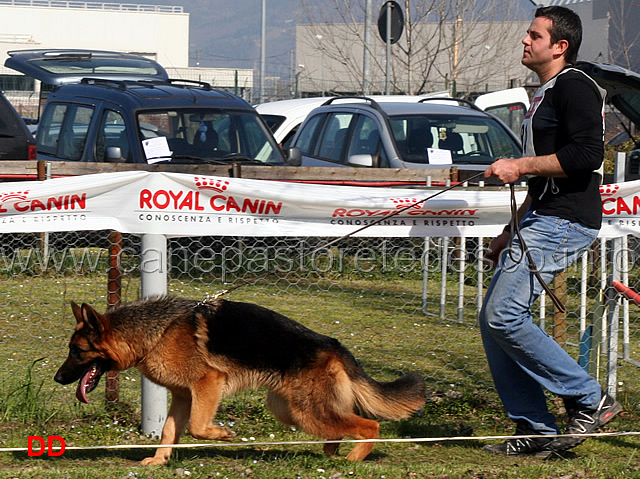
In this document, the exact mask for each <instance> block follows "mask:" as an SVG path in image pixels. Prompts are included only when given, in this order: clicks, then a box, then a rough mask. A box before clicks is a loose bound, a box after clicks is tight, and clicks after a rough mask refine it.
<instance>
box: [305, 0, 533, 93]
mask: <svg viewBox="0 0 640 479" xmlns="http://www.w3.org/2000/svg"><path fill="white" fill-rule="evenodd" d="M365 3H366V0H356V1H348V0H302V7H303V16H304V18H303V19H302V21H303V22H305V24H304V25H300V26H299V28H298V30H297V35H298V38H297V49H296V50H297V52H298V54H299V55H302V56H301V57H299V58H298V60H299V61H298V62H297V63H304V64H307V63H310V64H311V65H313V68H308V69H307V71H306V76H307V78H308V79H309V80H311V83H313V82H314V81H315V82H316V83H322V84H323V88H322V90H325V91H327V90H336V91H350V90H354V91H355V90H357V88H356V86H357V85H361V83H362V81H361V80H362V57H363V52H364V49H365V48H367V49H368V50H369V52H370V58H371V76H372V84H373V85H375V86H374V90H378V91H382V88H381V85H382V83H383V79H384V72H385V61H386V56H385V54H384V48H385V46H384V43H383V42H382V40H381V38H380V37H379V36H378V34H377V29H376V28H375V27H374V29H373V30H374V33H373V34H372V35H371V39H372V41H371V42H370V44H369V45H366V44H365V41H364V12H365ZM374 3H375V2H374ZM400 3H401V5H402V7H403V12H404V16H405V28H404V33H403V35H402V38H401V39H400V40H399V41H398V43H397V44H395V45H393V48H392V60H391V72H392V73H391V83H392V91H393V92H396V93H407V94H420V93H425V92H429V91H435V90H439V89H442V88H446V89H449V90H450V91H452V92H453V91H455V90H457V91H461V90H463V91H465V92H473V91H484V90H486V89H487V88H488V87H489V88H490V89H499V88H505V87H506V86H507V85H508V84H509V80H511V79H514V78H516V79H520V80H521V79H523V78H524V77H525V73H524V68H523V67H521V66H520V56H521V52H522V50H521V48H519V46H520V43H519V42H520V40H521V38H522V37H523V36H524V34H525V31H526V27H527V26H528V25H529V21H526V22H514V21H510V20H508V19H511V18H514V17H515V15H516V11H515V8H516V7H515V6H514V2H511V1H508V0H485V1H469V0H400ZM377 14H378V12H377V11H375V12H374V18H377ZM305 52H307V53H306V54H305ZM318 54H319V55H320V66H318V57H317V55H318ZM321 73H323V74H324V79H323V78H321V77H322V75H321ZM328 80H329V83H327V81H328Z"/></svg>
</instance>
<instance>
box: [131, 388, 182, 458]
mask: <svg viewBox="0 0 640 479" xmlns="http://www.w3.org/2000/svg"><path fill="white" fill-rule="evenodd" d="M190 411H191V397H190V396H189V395H188V394H180V393H177V392H175V391H172V392H171V407H170V408H169V414H168V416H167V420H166V421H165V423H164V426H163V428H162V437H161V439H160V444H161V445H162V444H178V441H180V436H182V433H183V431H184V428H185V426H186V425H187V422H188V421H189V414H190ZM171 450H172V448H170V447H159V448H158V449H156V453H155V455H154V456H153V457H147V458H145V459H143V460H142V461H141V462H140V465H142V466H162V465H164V464H166V463H167V462H169V457H171Z"/></svg>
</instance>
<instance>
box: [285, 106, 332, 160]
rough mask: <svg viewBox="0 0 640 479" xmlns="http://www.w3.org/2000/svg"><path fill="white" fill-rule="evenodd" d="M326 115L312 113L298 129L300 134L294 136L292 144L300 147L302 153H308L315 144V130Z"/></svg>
mask: <svg viewBox="0 0 640 479" xmlns="http://www.w3.org/2000/svg"><path fill="white" fill-rule="evenodd" d="M325 117H326V115H322V114H320V115H314V116H312V117H311V118H309V119H308V120H307V122H306V123H305V124H304V128H303V129H302V130H300V134H299V135H298V136H297V137H296V138H295V144H294V145H293V146H295V147H297V148H300V151H301V152H302V154H304V155H310V154H311V152H312V150H313V146H314V145H315V143H316V142H315V139H316V131H317V130H318V128H319V127H320V125H321V124H322V121H323V120H324V118H325Z"/></svg>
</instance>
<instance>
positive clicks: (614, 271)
mask: <svg viewBox="0 0 640 479" xmlns="http://www.w3.org/2000/svg"><path fill="white" fill-rule="evenodd" d="M625 164H626V155H625V154H624V153H618V154H617V155H616V168H615V175H614V176H615V181H616V183H622V182H624V172H625ZM611 243H612V245H613V247H612V257H611V274H610V278H609V283H608V285H607V286H609V287H610V286H611V283H612V282H613V281H620V279H621V274H622V271H623V264H624V262H623V260H622V255H623V254H627V251H624V250H623V245H624V242H623V240H622V238H613V239H612V240H611ZM609 291H610V294H609V295H608V296H610V301H609V317H608V322H609V324H608V329H609V345H608V351H607V392H608V393H609V394H610V395H611V396H613V397H614V398H615V397H616V389H617V385H618V384H617V383H618V341H619V339H618V334H619V328H620V305H621V302H622V299H621V298H620V297H619V296H618V295H617V294H615V293H614V292H613V291H611V290H609Z"/></svg>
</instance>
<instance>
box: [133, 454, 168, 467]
mask: <svg viewBox="0 0 640 479" xmlns="http://www.w3.org/2000/svg"><path fill="white" fill-rule="evenodd" d="M167 462H169V460H168V459H166V458H165V457H163V456H159V457H158V456H152V457H145V458H144V459H143V460H142V461H140V465H141V466H164V465H165V464H166V463H167Z"/></svg>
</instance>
